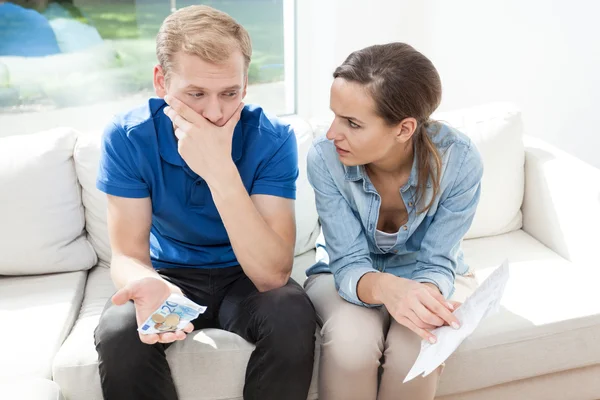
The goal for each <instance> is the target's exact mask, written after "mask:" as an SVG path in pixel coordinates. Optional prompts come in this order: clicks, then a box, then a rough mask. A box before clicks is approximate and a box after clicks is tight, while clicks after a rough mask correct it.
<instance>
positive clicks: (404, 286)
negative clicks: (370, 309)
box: [378, 274, 460, 343]
mask: <svg viewBox="0 0 600 400" xmlns="http://www.w3.org/2000/svg"><path fill="white" fill-rule="evenodd" d="M379 280H380V281H379V285H378V286H379V290H378V292H379V296H378V297H379V298H380V300H381V302H382V303H383V304H384V305H385V306H386V308H387V310H388V312H389V313H390V315H391V316H392V317H393V318H394V319H395V320H396V322H398V323H399V324H401V325H404V326H406V327H407V328H409V329H410V330H412V331H413V332H415V333H416V334H417V335H419V336H421V337H422V338H423V339H425V340H427V341H429V342H430V343H435V342H436V341H437V338H436V337H435V335H433V334H432V333H431V332H430V330H432V329H435V328H437V327H440V326H442V325H446V324H447V325H450V326H452V327H453V328H454V329H458V328H459V327H460V323H459V321H458V319H457V318H456V317H455V316H454V315H452V311H453V310H454V306H453V305H452V303H450V302H448V301H446V299H445V298H444V296H443V295H442V294H441V293H440V292H439V290H437V289H434V288H433V287H431V286H429V285H427V284H423V283H420V282H416V281H413V280H410V279H404V278H399V277H397V276H394V275H391V274H381V276H379Z"/></svg>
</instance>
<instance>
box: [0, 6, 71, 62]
mask: <svg viewBox="0 0 600 400" xmlns="http://www.w3.org/2000/svg"><path fill="white" fill-rule="evenodd" d="M13 3H16V4H13ZM46 5H47V1H45V0H42V1H25V0H21V1H14V2H4V1H1V0H0V57H1V56H20V57H42V56H50V55H53V54H58V53H60V48H59V47H58V42H57V40H56V36H55V35H54V31H53V30H52V27H51V26H50V23H49V22H48V20H47V19H46V17H44V16H43V15H42V14H40V13H39V12H38V11H36V9H37V10H40V11H41V10H43V9H44V8H45V7H46Z"/></svg>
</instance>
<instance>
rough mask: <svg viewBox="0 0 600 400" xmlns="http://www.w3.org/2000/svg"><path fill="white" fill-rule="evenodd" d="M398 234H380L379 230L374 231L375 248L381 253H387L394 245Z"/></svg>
mask: <svg viewBox="0 0 600 400" xmlns="http://www.w3.org/2000/svg"><path fill="white" fill-rule="evenodd" d="M397 239H398V233H387V232H382V231H380V230H379V229H377V230H375V241H376V242H377V246H379V248H380V249H381V250H383V251H388V250H389V249H391V248H392V247H394V245H395V244H396V240H397Z"/></svg>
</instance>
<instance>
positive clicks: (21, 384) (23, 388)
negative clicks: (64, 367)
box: [0, 379, 64, 400]
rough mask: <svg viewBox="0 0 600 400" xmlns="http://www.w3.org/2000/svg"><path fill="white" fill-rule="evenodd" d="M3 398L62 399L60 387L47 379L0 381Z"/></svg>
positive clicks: (26, 399) (20, 399) (28, 399)
mask: <svg viewBox="0 0 600 400" xmlns="http://www.w3.org/2000/svg"><path fill="white" fill-rule="evenodd" d="M0 393H2V398H3V399H15V400H16V399H18V400H64V397H63V396H62V394H61V393H60V388H59V387H58V385H57V384H56V383H55V382H52V381H50V380H48V379H26V380H17V381H6V382H5V381H0Z"/></svg>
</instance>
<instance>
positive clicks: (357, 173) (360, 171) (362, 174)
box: [344, 149, 431, 191]
mask: <svg viewBox="0 0 600 400" xmlns="http://www.w3.org/2000/svg"><path fill="white" fill-rule="evenodd" d="M418 169H419V162H418V160H417V156H416V149H415V156H414V157H413V164H412V167H411V170H410V177H409V178H408V182H406V184H405V185H404V186H403V187H402V188H401V189H400V190H402V191H405V190H406V189H408V188H409V187H417V184H418V181H419V171H418ZM344 171H345V178H346V180H347V181H358V180H361V179H362V180H363V181H365V182H369V184H370V182H371V180H370V179H369V176H368V175H367V171H366V170H365V166H364V165H356V166H351V167H348V166H346V165H344ZM427 187H428V188H430V187H431V181H427ZM365 189H366V187H365Z"/></svg>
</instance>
